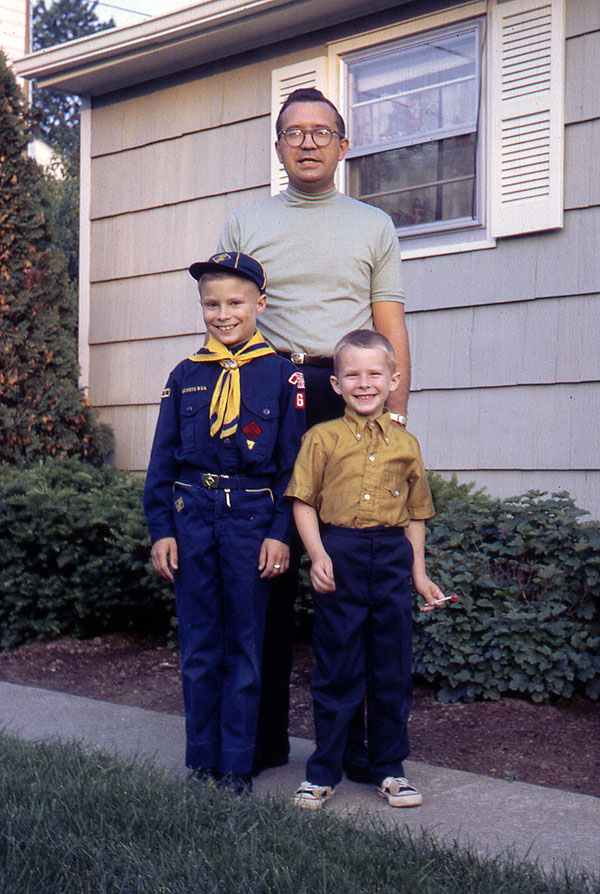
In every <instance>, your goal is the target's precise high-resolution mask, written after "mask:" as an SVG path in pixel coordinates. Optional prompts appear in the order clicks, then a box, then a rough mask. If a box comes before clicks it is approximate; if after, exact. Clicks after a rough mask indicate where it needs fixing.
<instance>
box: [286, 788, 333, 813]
mask: <svg viewBox="0 0 600 894" xmlns="http://www.w3.org/2000/svg"><path fill="white" fill-rule="evenodd" d="M334 792H335V789H334V788H333V787H332V786H331V785H314V784H313V783H312V782H303V783H302V785H301V786H300V788H298V789H296V791H295V792H294V794H293V797H292V802H293V803H294V804H295V805H296V807H302V808H303V809H304V810H320V809H321V807H322V806H323V804H325V803H326V802H327V801H329V799H330V798H333V795H334Z"/></svg>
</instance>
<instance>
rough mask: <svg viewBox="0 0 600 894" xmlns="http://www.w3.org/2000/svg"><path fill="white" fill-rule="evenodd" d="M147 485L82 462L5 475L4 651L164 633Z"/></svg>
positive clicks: (164, 604)
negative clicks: (36, 642)
mask: <svg viewBox="0 0 600 894" xmlns="http://www.w3.org/2000/svg"><path fill="white" fill-rule="evenodd" d="M142 487H143V481H142V479H141V478H139V477H136V476H134V475H131V474H127V473H123V472H119V471H117V470H116V469H114V468H112V467H110V466H103V467H101V468H94V467H93V466H91V465H89V464H87V463H83V462H81V461H79V460H77V459H67V460H65V459H61V460H48V461H47V462H45V463H42V464H39V465H38V466H36V467H34V468H32V469H28V470H23V469H16V468H13V467H10V466H2V467H0V541H1V542H2V545H3V548H2V551H1V553H0V630H1V631H2V633H1V640H0V647H2V648H4V649H7V648H14V647H16V646H18V645H20V644H21V643H24V642H27V641H30V640H33V639H52V638H53V637H56V636H59V635H65V634H68V635H71V636H75V637H87V636H93V635H96V634H98V633H101V632H103V631H109V630H113V631H114V630H130V629H131V630H135V631H138V632H139V631H153V632H166V631H168V630H169V626H170V622H171V617H172V615H173V613H174V601H173V597H172V588H171V587H170V586H168V585H167V584H165V583H163V582H162V581H161V579H160V578H159V577H158V576H157V575H155V574H154V572H153V571H152V568H151V565H150V563H149V538H148V534H147V530H146V524H145V520H144V515H143V510H142Z"/></svg>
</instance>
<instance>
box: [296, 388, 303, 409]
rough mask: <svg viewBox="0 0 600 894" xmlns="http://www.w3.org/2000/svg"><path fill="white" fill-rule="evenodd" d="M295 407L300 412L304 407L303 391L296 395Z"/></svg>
mask: <svg viewBox="0 0 600 894" xmlns="http://www.w3.org/2000/svg"><path fill="white" fill-rule="evenodd" d="M296 407H297V408H298V409H299V410H301V409H302V408H303V407H304V391H298V392H297V393H296Z"/></svg>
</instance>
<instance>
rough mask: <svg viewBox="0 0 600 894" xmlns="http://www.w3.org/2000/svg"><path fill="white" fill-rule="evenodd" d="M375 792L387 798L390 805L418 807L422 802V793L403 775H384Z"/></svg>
mask: <svg viewBox="0 0 600 894" xmlns="http://www.w3.org/2000/svg"><path fill="white" fill-rule="evenodd" d="M377 792H378V794H380V795H381V797H382V798H387V802H388V804H389V805H390V807H418V806H419V804H422V803H423V795H422V794H421V793H420V792H418V791H417V789H416V788H415V787H414V785H410V783H409V781H408V779H406V778H405V777H404V776H386V778H385V779H384V780H383V782H382V783H381V785H380V786H379V788H378V789H377Z"/></svg>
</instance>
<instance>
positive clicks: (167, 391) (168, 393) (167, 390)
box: [161, 388, 171, 400]
mask: <svg viewBox="0 0 600 894" xmlns="http://www.w3.org/2000/svg"><path fill="white" fill-rule="evenodd" d="M165 397H171V389H170V388H164V389H163V393H162V395H161V400H163V399H164V398H165Z"/></svg>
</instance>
